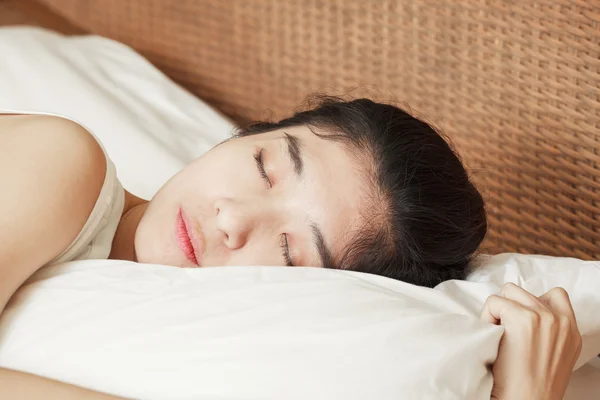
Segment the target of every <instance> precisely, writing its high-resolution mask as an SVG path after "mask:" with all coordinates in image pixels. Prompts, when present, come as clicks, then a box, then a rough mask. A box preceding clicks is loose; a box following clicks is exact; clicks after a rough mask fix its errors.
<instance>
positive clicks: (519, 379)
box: [482, 283, 582, 400]
mask: <svg viewBox="0 0 600 400" xmlns="http://www.w3.org/2000/svg"><path fill="white" fill-rule="evenodd" d="M482 319H483V320H484V321H487V322H490V323H493V324H501V325H503V326H504V335H503V336H502V339H501V341H500V347H499V349H498V357H497V359H496V362H495V363H494V367H493V370H492V371H493V374H494V386H493V388H492V397H491V398H492V399H493V400H521V399H522V400H560V399H562V398H563V396H564V394H565V392H566V390H567V385H568V384H569V379H570V377H571V372H572V371H573V367H574V366H575V363H576V362H577V358H578V357H579V354H580V352H581V343H582V342H581V335H580V333H579V330H578V329H577V322H576V320H575V313H574V312H573V308H572V306H571V302H570V300H569V295H568V294H567V292H566V291H565V290H564V289H562V288H554V289H552V290H550V291H549V292H548V293H546V294H544V295H543V296H541V297H539V298H537V297H535V296H533V295H532V294H530V293H529V292H527V291H525V290H524V289H522V288H520V287H518V286H516V285H514V284H512V283H509V284H506V285H504V287H503V289H502V293H501V294H500V296H490V297H489V298H488V300H487V301H486V304H485V307H484V310H483V313H482Z"/></svg>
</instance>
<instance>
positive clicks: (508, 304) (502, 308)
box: [481, 294, 525, 325]
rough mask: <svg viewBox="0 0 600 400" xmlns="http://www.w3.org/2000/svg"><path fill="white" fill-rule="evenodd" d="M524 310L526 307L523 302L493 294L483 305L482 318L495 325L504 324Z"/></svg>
mask: <svg viewBox="0 0 600 400" xmlns="http://www.w3.org/2000/svg"><path fill="white" fill-rule="evenodd" d="M523 311H525V308H524V306H522V305H521V304H519V303H517V302H515V301H513V300H511V299H507V298H506V297H502V296H498V295H494V294H493V295H491V296H490V297H488V298H487V300H486V301H485V304H484V305H483V311H482V312H481V320H482V321H484V322H488V323H490V324H494V325H501V324H502V325H504V323H505V322H506V321H507V320H511V319H514V318H516V317H517V316H518V315H519V314H520V313H522V312H523Z"/></svg>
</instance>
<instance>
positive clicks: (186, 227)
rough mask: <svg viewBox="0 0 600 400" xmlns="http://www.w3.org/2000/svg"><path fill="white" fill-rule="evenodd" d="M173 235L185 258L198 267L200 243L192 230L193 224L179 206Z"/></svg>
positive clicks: (200, 258)
mask: <svg viewBox="0 0 600 400" xmlns="http://www.w3.org/2000/svg"><path fill="white" fill-rule="evenodd" d="M175 237H176V239H177V244H178V245H179V249H180V250H181V251H182V253H183V255H184V256H185V258H187V259H188V260H189V261H191V262H192V263H194V265H196V266H198V267H199V266H200V263H201V261H202V250H203V249H202V243H201V241H200V238H199V236H198V234H197V233H196V231H195V230H194V224H193V223H192V221H191V220H190V219H189V218H188V216H187V215H186V213H185V211H184V210H183V208H181V207H180V208H179V210H178V212H177V218H176V222H175Z"/></svg>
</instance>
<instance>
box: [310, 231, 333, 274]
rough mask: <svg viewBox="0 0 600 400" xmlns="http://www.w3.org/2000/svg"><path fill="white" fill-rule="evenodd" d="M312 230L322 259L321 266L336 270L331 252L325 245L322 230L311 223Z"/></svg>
mask: <svg viewBox="0 0 600 400" xmlns="http://www.w3.org/2000/svg"><path fill="white" fill-rule="evenodd" d="M310 228H311V229H312V232H313V240H314V243H315V246H316V247H317V251H318V253H319V258H320V259H321V266H322V267H323V268H329V269H334V268H335V265H334V264H333V257H332V255H331V251H330V250H329V249H328V248H327V245H326V244H325V238H324V237H323V232H321V229H320V228H319V226H318V225H317V224H315V223H311V224H310Z"/></svg>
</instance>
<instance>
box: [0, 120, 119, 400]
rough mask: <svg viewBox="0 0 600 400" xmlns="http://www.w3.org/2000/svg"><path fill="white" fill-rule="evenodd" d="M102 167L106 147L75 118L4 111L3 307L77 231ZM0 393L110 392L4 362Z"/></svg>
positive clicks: (0, 149) (0, 168)
mask: <svg viewBox="0 0 600 400" xmlns="http://www.w3.org/2000/svg"><path fill="white" fill-rule="evenodd" d="M105 171H106V159H105V156H104V153H103V152H102V149H101V148H100V146H99V145H98V143H97V142H96V140H95V139H94V138H93V137H92V136H91V135H90V134H89V133H88V132H87V131H86V130H85V129H83V128H82V127H80V126H79V125H77V124H76V123H74V122H71V121H68V120H66V119H62V118H58V117H47V116H22V115H0V313H1V312H2V310H3V309H4V307H5V306H6V303H7V302H8V300H9V299H10V297H11V296H12V295H13V294H14V293H15V291H16V290H17V289H18V288H19V286H21V285H22V284H23V282H24V281H25V280H26V279H27V278H29V277H30V276H31V275H32V274H33V273H34V272H35V271H37V270H38V269H39V268H40V267H42V266H43V265H45V264H46V263H48V262H49V261H51V260H52V259H53V258H54V257H56V256H57V255H59V254H60V253H61V252H62V251H63V250H64V249H65V248H67V247H68V246H69V244H70V243H71V242H72V241H73V240H74V239H75V237H76V236H77V235H78V234H79V231H80V230H81V229H82V227H83V225H84V224H85V222H86V220H87V218H88V216H89V214H90V213H91V211H92V208H93V207H94V204H95V202H96V199H97V198H98V195H99V193H100V189H101V188H102V184H103V182H104V175H105ZM0 398H6V399H17V398H21V399H22V398H27V399H31V400H35V399H69V398H77V399H90V400H91V399H108V398H111V397H110V396H105V395H100V394H98V393H95V392H92V391H88V390H84V389H80V388H76V387H74V386H71V385H66V384H63V383H60V382H56V381H51V380H48V379H44V378H41V377H37V376H34V375H30V374H26V373H22V372H16V371H10V370H7V369H1V368H0Z"/></svg>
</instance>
